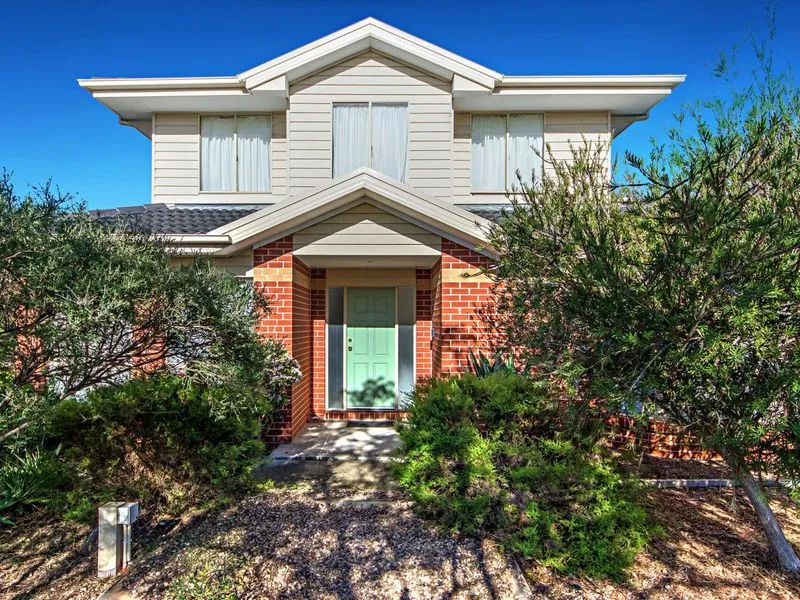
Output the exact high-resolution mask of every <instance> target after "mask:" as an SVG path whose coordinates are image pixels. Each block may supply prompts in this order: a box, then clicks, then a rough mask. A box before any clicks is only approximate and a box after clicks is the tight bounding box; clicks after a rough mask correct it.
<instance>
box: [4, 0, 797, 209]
mask: <svg viewBox="0 0 800 600" xmlns="http://www.w3.org/2000/svg"><path fill="white" fill-rule="evenodd" d="M776 10H777V39H776V41H775V46H774V49H775V54H776V59H777V63H778V64H779V65H785V64H787V63H791V64H794V65H796V64H797V63H798V61H799V60H800V41H799V40H800V3H799V2H796V1H791V0H777V1H776ZM366 16H374V17H376V18H378V19H381V20H383V21H386V22H387V23H389V24H391V25H394V26H395V27H399V28H400V29H403V30H405V31H408V32H409V33H412V34H414V35H416V36H419V37H422V38H424V39H426V40H428V41H430V42H432V43H434V44H437V45H439V46H442V47H444V48H447V49H448V50H451V51H453V52H456V53H457V54H460V55H462V56H465V57H467V58H469V59H471V60H474V61H476V62H478V63H481V64H483V65H486V66H487V67H490V68H493V69H495V70H497V71H500V72H501V73H505V74H509V75H550V74H602V73H610V74H632V73H686V74H687V75H688V79H687V82H686V83H685V84H684V85H683V86H681V87H680V88H679V89H678V90H677V91H676V92H675V93H674V94H673V96H672V97H670V98H669V99H667V100H666V101H665V102H663V103H662V104H660V105H659V106H658V107H656V108H655V109H654V110H653V111H652V113H651V118H650V120H649V121H647V122H645V123H639V124H636V125H634V126H632V127H631V128H630V129H629V130H628V131H626V132H625V133H623V134H622V135H621V136H620V137H619V138H617V140H616V142H615V148H614V149H615V151H616V152H620V151H622V150H625V149H630V150H633V151H635V152H644V151H646V150H647V149H648V148H649V141H648V140H649V139H650V138H651V137H652V136H654V135H660V134H661V132H663V131H664V129H665V128H666V127H667V126H668V125H669V124H670V123H671V115H672V114H673V113H674V112H675V111H676V110H678V109H679V108H680V105H681V103H682V102H686V101H692V100H696V99H699V98H704V97H708V96H711V95H714V94H716V93H722V91H721V90H720V86H719V83H718V82H717V81H716V80H714V79H713V77H712V76H711V73H710V65H711V64H712V63H713V62H714V60H715V59H716V57H717V56H718V54H719V51H720V50H725V51H728V50H730V49H732V48H733V47H734V46H736V45H738V46H740V47H741V48H742V50H743V52H742V55H743V57H745V56H746V57H748V58H749V56H750V55H749V54H748V53H747V52H744V50H747V49H748V48H749V46H748V39H749V36H751V35H752V34H755V35H757V36H758V37H760V38H762V39H763V38H764V37H765V36H766V30H767V27H766V10H765V6H764V4H762V3H760V2H759V1H758V0H754V1H749V2H748V1H741V0H728V1H724V0H714V1H703V0H693V1H686V0H671V1H669V2H641V1H635V2H628V1H617V2H614V3H613V4H610V3H609V4H607V3H604V2H598V1H597V0H592V1H589V2H569V1H567V0H562V1H560V2H513V1H512V2H507V3H503V4H502V5H500V7H490V5H489V4H488V3H486V2H481V3H475V4H474V5H473V4H472V3H470V2H469V1H467V0H462V1H459V2H433V1H431V0H427V1H425V2H419V1H417V0H405V1H403V2H397V1H393V2H383V1H372V2H366V1H352V0H345V1H339V2H330V1H328V2H317V1H295V2H289V1H284V2H256V1H249V2H237V1H226V2H214V3H204V2H202V1H201V0H198V1H195V2H190V3H189V2H187V3H181V2H164V1H163V0H162V1H161V2H149V1H147V0H142V1H140V2H135V3H130V2H126V3H124V4H123V3H120V4H119V5H116V6H115V3H113V2H102V3H101V2H81V1H76V2H69V3H67V2H52V3H47V2H27V3H22V2H15V3H6V6H4V7H3V9H2V13H0V57H2V63H1V64H2V65H3V75H4V76H3V80H2V81H3V82H2V83H1V84H0V86H2V88H1V89H0V115H3V117H2V122H3V128H2V131H3V135H0V166H4V167H6V168H7V169H9V170H11V171H13V172H14V181H15V183H16V184H17V186H18V188H24V187H25V186H27V185H29V184H35V183H41V182H43V181H44V180H46V179H47V178H49V177H52V178H53V182H54V183H56V184H58V185H59V186H60V187H61V189H62V190H66V191H71V192H74V193H76V194H77V195H78V196H79V197H80V198H82V199H83V200H85V201H86V202H87V204H88V205H89V207H90V208H105V207H112V206H126V205H131V204H142V203H147V202H149V201H150V142H149V141H148V140H147V139H146V138H145V137H144V136H142V135H141V134H140V133H138V132H137V131H135V130H133V129H130V128H127V127H121V126H120V125H118V123H117V121H116V117H115V115H114V114H113V113H111V111H109V110H107V109H106V108H104V107H103V106H102V105H100V104H99V103H97V102H95V101H94V100H92V98H91V97H90V95H89V94H88V93H87V92H85V91H84V90H81V89H80V88H79V87H78V85H77V84H76V82H75V80H76V79H77V78H79V77H91V76H111V77H145V76H200V75H233V74H236V73H238V72H241V71H244V70H246V69H248V68H250V67H252V66H255V65H257V64H259V63H261V62H263V61H266V60H268V59H270V58H273V57H274V56H277V55H279V54H281V53H283V52H286V51H289V50H292V49H293V48H296V47H297V46H299V45H302V44H304V43H306V42H309V41H311V40H314V39H316V38H318V37H320V36H323V35H325V34H327V33H330V32H332V31H335V30H336V29H339V28H341V27H344V26H346V25H349V24H350V23H352V22H354V21H357V20H359V19H362V18H364V17H366ZM742 70H743V71H746V70H747V66H746V63H743V65H742Z"/></svg>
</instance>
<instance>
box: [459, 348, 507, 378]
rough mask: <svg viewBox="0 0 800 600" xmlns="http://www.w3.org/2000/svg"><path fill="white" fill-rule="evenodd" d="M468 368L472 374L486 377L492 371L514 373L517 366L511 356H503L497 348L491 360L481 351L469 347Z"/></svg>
mask: <svg viewBox="0 0 800 600" xmlns="http://www.w3.org/2000/svg"><path fill="white" fill-rule="evenodd" d="M467 360H468V362H469V368H470V370H471V371H472V373H473V374H474V375H477V376H478V377H486V376H488V375H490V374H492V373H516V372H517V368H516V366H515V365H514V359H513V358H511V357H507V358H504V357H503V351H502V350H497V351H496V352H495V354H494V356H493V357H492V360H489V358H488V357H487V356H486V355H485V354H484V353H483V352H482V351H481V350H478V354H475V353H474V352H473V351H472V348H470V349H469V355H468V356H467Z"/></svg>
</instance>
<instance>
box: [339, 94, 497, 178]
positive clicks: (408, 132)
mask: <svg viewBox="0 0 800 600" xmlns="http://www.w3.org/2000/svg"><path fill="white" fill-rule="evenodd" d="M343 104H344V105H347V104H356V105H362V106H366V107H368V108H369V119H368V120H367V137H368V138H369V165H367V168H368V169H371V168H372V107H373V106H375V105H378V106H405V107H406V116H407V117H408V118H407V119H406V140H408V142H407V143H406V180H405V181H402V182H401V183H407V182H408V171H409V168H410V164H409V147H410V146H411V113H410V112H409V111H408V108H409V104H408V102H406V101H398V102H392V101H391V100H381V101H379V102H376V101H374V100H365V101H363V102H362V101H356V100H354V101H349V100H348V101H344V100H343V101H341V102H338V101H337V102H332V103H331V179H333V178H334V175H333V144H334V141H333V107H334V106H338V105H343ZM506 129H508V126H506ZM340 177H341V176H340Z"/></svg>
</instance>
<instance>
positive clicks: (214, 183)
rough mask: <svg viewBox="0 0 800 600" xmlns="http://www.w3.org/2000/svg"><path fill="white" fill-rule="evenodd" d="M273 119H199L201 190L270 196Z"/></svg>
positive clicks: (235, 117)
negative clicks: (259, 193) (265, 193)
mask: <svg viewBox="0 0 800 600" xmlns="http://www.w3.org/2000/svg"><path fill="white" fill-rule="evenodd" d="M271 138H272V117H270V116H269V115H262V116H233V117H201V118H200V139H201V141H200V190H201V191H203V192H269V191H270V187H271V183H272V182H271V180H270V179H271V177H270V170H271V169H270V164H271V157H270V140H271Z"/></svg>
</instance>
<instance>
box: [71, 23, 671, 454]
mask: <svg viewBox="0 0 800 600" xmlns="http://www.w3.org/2000/svg"><path fill="white" fill-rule="evenodd" d="M683 80H684V77H683V76H676V75H634V76H558V77H552V76H506V75H502V74H501V73H498V72H496V71H493V70H491V69H488V68H486V67H483V66H481V65H478V64H475V63H473V62H471V61H469V60H467V59H465V58H462V57H460V56H456V55H455V54H453V53H451V52H448V51H446V50H443V49H442V48H439V47H437V46H435V45H433V44H431V43H429V42H426V41H424V40H421V39H418V38H416V37H413V36H411V35H408V34H407V33H404V32H402V31H399V30H397V29H395V28H393V27H390V26H388V25H386V24H384V23H381V22H380V21H377V20H375V19H371V18H369V19H365V20H363V21H360V22H358V23H355V24H354V25H351V26H350V27H347V28H345V29H343V30H341V31H337V32H336V33H333V34H331V35H329V36H327V37H324V38H322V39H320V40H317V41H315V42H312V43H310V44H307V45H305V46H303V47H301V48H298V49H297V50H294V51H292V52H289V53H288V54H285V55H283V56H279V57H278V58H275V59H273V60H270V61H268V62H266V63H264V64H261V65H258V66H256V67H254V68H252V69H249V70H247V71H244V72H243V73H240V74H239V75H235V76H232V77H197V78H145V79H125V78H121V79H116V78H114V79H101V78H93V79H85V80H80V82H79V83H80V85H81V86H82V87H83V88H85V89H87V90H88V91H89V92H91V94H92V95H93V96H94V98H96V99H97V100H98V101H99V102H101V103H102V104H104V105H105V106H106V107H108V108H109V109H110V110H112V111H113V112H114V113H116V115H117V116H118V117H119V121H120V123H121V124H123V125H126V126H130V127H133V128H134V129H136V130H138V131H139V132H141V133H142V134H143V135H145V136H147V137H148V138H149V139H150V140H152V199H151V203H150V204H147V205H144V206H137V207H127V208H120V209H113V210H109V211H99V213H98V214H99V216H100V218H104V219H110V218H123V219H131V220H133V221H134V222H135V223H136V226H138V227H141V228H144V229H147V230H149V231H151V232H153V233H156V234H160V235H163V236H164V237H166V238H167V239H168V240H169V241H170V243H171V244H172V246H173V248H174V250H175V252H176V256H177V258H176V260H181V258H180V257H181V256H183V257H185V256H186V255H187V254H192V253H205V254H208V255H210V256H211V257H212V258H213V260H214V261H215V263H216V264H217V265H218V266H219V267H220V268H224V269H228V270H230V271H231V272H233V273H235V274H236V275H237V276H239V277H242V278H246V279H248V280H251V281H252V283H253V285H255V286H256V287H257V288H259V289H261V290H263V291H264V292H265V293H266V294H268V295H269V296H270V297H271V299H272V307H273V309H272V311H271V313H270V314H269V315H267V316H265V317H264V318H263V320H262V321H261V323H260V326H259V331H260V332H262V333H263V334H264V335H266V336H276V337H279V338H282V339H283V340H284V341H285V343H286V345H287V347H288V349H289V351H290V352H291V353H292V355H293V356H294V357H295V358H296V359H297V360H298V361H299V364H300V366H301V369H302V372H303V377H302V380H301V381H300V382H299V383H297V384H296V385H295V386H294V387H293V389H292V391H291V403H290V405H289V407H288V408H287V411H286V419H285V422H284V423H282V424H281V426H280V427H279V430H278V431H276V432H275V437H274V438H273V439H272V440H271V441H273V442H277V441H282V440H285V439H288V438H291V437H292V436H293V435H294V434H296V433H297V432H298V431H299V430H300V429H301V428H302V427H303V425H304V424H305V423H306V422H307V421H308V420H309V419H312V418H323V419H325V418H348V419H352V418H391V417H394V416H396V414H397V413H398V411H400V410H401V408H402V402H403V398H404V395H405V394H406V393H407V392H409V391H410V390H411V388H412V386H413V385H414V384H415V382H416V381H417V380H419V379H421V378H426V377H430V376H436V375H440V374H445V373H450V372H454V371H457V370H460V369H463V368H464V367H465V357H466V353H467V351H468V349H469V348H479V347H480V346H482V345H483V344H484V343H485V341H486V340H485V331H486V329H485V327H484V325H483V324H482V322H481V316H480V307H481V306H482V305H483V304H484V303H485V302H486V301H487V299H488V296H489V294H490V292H491V289H490V288H491V284H490V282H489V281H488V280H487V279H486V278H485V277H483V276H481V275H480V267H481V266H482V265H485V264H487V261H489V260H490V259H491V256H492V249H491V248H490V247H489V246H488V245H487V243H486V237H485V236H486V227H487V226H488V225H489V224H490V221H491V220H492V219H496V218H497V215H498V214H499V212H500V211H501V210H502V208H503V206H504V205H506V204H507V202H508V199H507V197H506V192H507V190H509V189H510V187H511V184H512V182H513V181H515V172H516V171H517V170H519V171H520V173H522V175H523V177H530V176H531V174H532V173H538V174H544V175H547V170H548V169H547V166H546V164H547V161H543V160H542V154H543V153H544V152H545V149H547V152H548V155H549V156H551V157H552V159H553V160H570V157H571V149H570V148H571V144H581V143H583V140H584V139H588V140H590V141H592V142H595V143H598V144H601V145H603V146H604V147H606V148H610V144H611V141H612V140H613V138H614V137H615V136H616V135H618V134H619V133H620V132H621V131H623V130H624V129H625V128H626V127H628V126H630V125H631V124H633V123H634V122H636V121H639V120H642V119H645V118H647V114H648V111H649V110H650V109H651V108H652V107H653V106H654V105H655V104H656V103H657V102H659V101H660V100H662V99H663V98H665V97H666V96H667V95H669V94H670V92H671V90H672V89H674V88H675V87H676V86H677V85H679V84H680V83H681V82H682V81H683ZM183 260H186V259H185V258H183ZM465 274H467V275H472V276H473V277H469V278H465V277H464V275H465Z"/></svg>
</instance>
